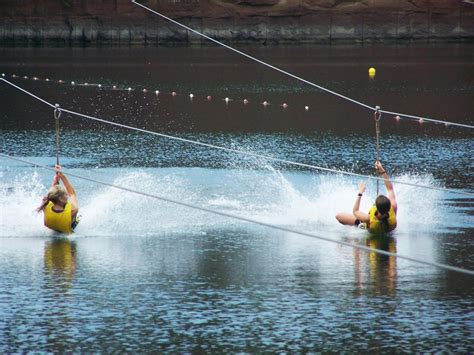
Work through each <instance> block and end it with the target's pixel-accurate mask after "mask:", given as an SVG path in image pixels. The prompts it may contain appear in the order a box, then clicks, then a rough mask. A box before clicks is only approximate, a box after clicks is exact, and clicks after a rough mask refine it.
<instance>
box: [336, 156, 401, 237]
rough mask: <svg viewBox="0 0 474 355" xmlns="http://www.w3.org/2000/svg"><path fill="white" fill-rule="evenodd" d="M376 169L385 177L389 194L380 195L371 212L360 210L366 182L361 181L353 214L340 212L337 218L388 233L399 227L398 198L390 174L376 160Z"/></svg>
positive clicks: (371, 229)
mask: <svg viewBox="0 0 474 355" xmlns="http://www.w3.org/2000/svg"><path fill="white" fill-rule="evenodd" d="M375 169H376V170H377V171H378V173H379V174H380V176H381V177H382V178H384V184H385V188H386V189H387V195H388V196H384V195H379V196H378V197H377V199H376V200H375V204H374V205H373V206H372V207H371V208H370V210H369V213H365V212H361V211H359V207H360V200H361V199H362V195H363V194H364V192H365V183H363V182H360V183H359V193H358V194H357V198H356V201H355V203H354V208H353V209H352V214H350V213H344V212H341V213H338V214H337V215H336V219H337V220H338V221H339V223H341V224H345V225H352V226H356V227H359V228H363V229H368V230H369V231H370V232H371V233H386V232H390V231H392V230H394V229H395V228H396V227H397V207H398V206H397V200H396V198H395V192H394V190H393V185H392V183H391V182H390V180H389V177H388V174H387V172H386V171H385V169H384V168H383V166H382V163H381V162H380V161H376V162H375Z"/></svg>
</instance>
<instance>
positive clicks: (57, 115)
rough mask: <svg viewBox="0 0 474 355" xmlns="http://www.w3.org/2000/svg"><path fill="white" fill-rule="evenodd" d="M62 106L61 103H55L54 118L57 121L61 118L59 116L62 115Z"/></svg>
mask: <svg viewBox="0 0 474 355" xmlns="http://www.w3.org/2000/svg"><path fill="white" fill-rule="evenodd" d="M61 112H62V111H61V108H60V106H59V104H55V105H54V119H55V120H56V121H57V120H59V117H61Z"/></svg>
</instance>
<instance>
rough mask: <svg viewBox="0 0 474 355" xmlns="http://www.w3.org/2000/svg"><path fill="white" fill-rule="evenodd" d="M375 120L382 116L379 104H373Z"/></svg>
mask: <svg viewBox="0 0 474 355" xmlns="http://www.w3.org/2000/svg"><path fill="white" fill-rule="evenodd" d="M374 118H375V121H376V122H378V121H380V119H381V118H382V112H381V111H380V106H375V112H374Z"/></svg>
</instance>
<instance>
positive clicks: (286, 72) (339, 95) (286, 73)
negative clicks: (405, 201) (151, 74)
mask: <svg viewBox="0 0 474 355" xmlns="http://www.w3.org/2000/svg"><path fill="white" fill-rule="evenodd" d="M131 1H132V3H133V4H136V5H138V6H140V7H142V8H143V9H145V10H147V11H149V12H151V13H153V14H155V15H157V16H159V17H161V18H163V19H165V20H167V21H169V22H172V23H174V24H175V25H177V26H180V27H182V28H184V29H186V30H188V31H190V32H192V33H194V34H196V35H198V36H201V37H203V38H205V39H207V40H209V41H211V42H213V43H215V44H217V45H219V46H222V47H225V48H227V49H229V50H231V51H233V52H235V53H237V54H239V55H241V56H244V57H246V58H248V59H250V60H252V61H254V62H257V63H260V64H262V65H264V66H266V67H268V68H270V69H273V70H276V71H277V72H280V73H282V74H284V75H287V76H289V77H291V78H293V79H296V80H298V81H301V82H303V83H305V84H308V85H310V86H313V87H315V88H317V89H319V90H322V91H325V92H327V93H329V94H332V95H335V96H338V97H340V98H341V99H344V100H347V101H350V102H352V103H354V104H356V105H359V106H362V107H365V108H367V109H369V110H371V111H377V109H376V108H374V107H372V106H369V105H367V104H364V103H362V102H360V101H357V100H354V99H352V98H350V97H348V96H345V95H342V94H339V93H337V92H335V91H332V90H330V89H327V88H325V87H323V86H321V85H318V84H316V83H314V82H312V81H309V80H306V79H304V78H302V77H300V76H297V75H295V74H292V73H290V72H288V71H286V70H283V69H281V68H278V67H276V66H274V65H272V64H270V63H267V62H264V61H263V60H261V59H258V58H256V57H253V56H251V55H250V54H247V53H245V52H242V51H239V50H238V49H236V48H234V47H231V46H229V45H227V44H225V43H222V42H220V41H218V40H216V39H214V38H212V37H210V36H207V35H205V34H204V33H202V32H199V31H197V30H195V29H193V28H191V27H189V26H186V25H184V24H182V23H181V22H178V21H176V20H173V19H172V18H170V17H168V16H166V15H163V14H162V13H159V12H158V11H155V10H153V9H151V8H149V7H147V6H145V5H143V4H140V3H139V2H137V1H136V0H131ZM379 111H380V112H382V113H387V114H392V115H396V116H400V117H406V118H412V119H418V120H424V121H429V122H434V123H443V124H445V125H450V126H458V127H464V128H470V129H473V128H474V126H472V125H467V124H463V123H456V122H448V121H442V120H436V119H432V118H426V117H419V116H413V115H406V114H404V113H397V112H391V111H384V110H379Z"/></svg>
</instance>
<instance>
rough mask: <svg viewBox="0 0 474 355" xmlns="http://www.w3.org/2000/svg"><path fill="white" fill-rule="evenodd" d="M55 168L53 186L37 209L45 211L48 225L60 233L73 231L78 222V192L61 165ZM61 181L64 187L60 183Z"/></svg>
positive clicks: (46, 224)
mask: <svg viewBox="0 0 474 355" xmlns="http://www.w3.org/2000/svg"><path fill="white" fill-rule="evenodd" d="M55 170H56V175H54V178H53V183H52V185H51V188H50V189H49V191H48V194H47V195H46V196H45V197H44V198H43V202H42V204H41V206H40V207H39V208H38V209H37V211H38V212H43V213H44V225H45V226H46V227H48V228H50V229H52V230H55V231H57V232H60V233H72V232H73V231H74V228H76V226H77V223H78V220H77V212H78V211H79V206H78V204H77V196H76V192H75V191H74V187H72V184H71V183H70V182H69V180H68V178H67V177H66V175H64V174H63V173H62V172H61V166H60V165H56V168H55ZM60 181H61V182H62V183H63V184H64V187H63V186H61V185H59V182H60Z"/></svg>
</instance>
